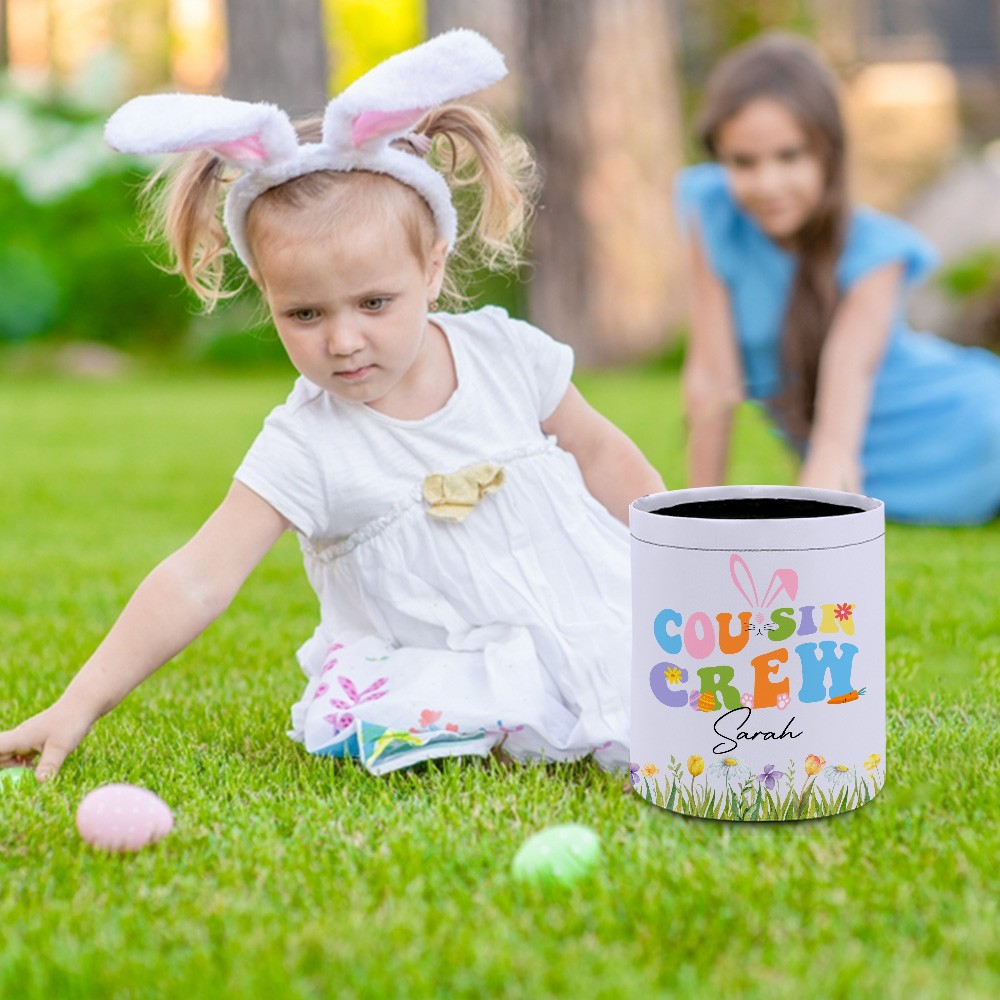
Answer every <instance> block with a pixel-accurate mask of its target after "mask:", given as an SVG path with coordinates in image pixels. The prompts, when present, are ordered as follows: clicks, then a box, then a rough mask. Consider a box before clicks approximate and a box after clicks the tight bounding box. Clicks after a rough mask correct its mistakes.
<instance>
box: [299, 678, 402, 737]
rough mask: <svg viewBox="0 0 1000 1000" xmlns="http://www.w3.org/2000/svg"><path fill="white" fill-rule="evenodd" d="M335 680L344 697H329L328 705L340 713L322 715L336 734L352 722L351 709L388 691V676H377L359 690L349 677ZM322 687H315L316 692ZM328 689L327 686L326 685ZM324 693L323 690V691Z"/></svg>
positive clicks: (383, 695)
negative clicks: (376, 678)
mask: <svg viewBox="0 0 1000 1000" xmlns="http://www.w3.org/2000/svg"><path fill="white" fill-rule="evenodd" d="M337 682H338V683H339V684H340V687H341V689H342V690H343V693H344V695H345V697H344V698H331V699H330V707H331V708H338V709H340V710H341V711H340V713H336V712H334V713H332V714H331V715H324V716H323V721H324V722H329V723H330V725H331V726H333V733H334V735H335V736H336V735H337V733H339V732H341V731H342V730H344V729H347V728H348V727H349V726H351V725H353V724H354V715H353V713H352V712H351V709H353V708H357V706H358V705H363V704H364V703H365V702H367V701H378V700H379V698H384V697H385V696H386V695H387V694H388V693H389V692H388V691H387V690H386V685H387V684H388V683H389V678H388V677H379V678H378V680H376V681H373V682H372V683H371V684H369V685H368V687H366V688H365V689H364V690H363V691H361V692H359V691H358V689H357V686H356V685H355V684H354V681H352V680H351V679H350V677H344V676H343V675H341V676H339V677H338V678H337ZM322 687H324V685H323V684H321V685H320V686H319V688H317V689H316V690H317V692H318V691H319V690H320V689H321V688H322ZM327 689H328V690H329V686H328V685H327ZM324 693H325V692H324Z"/></svg>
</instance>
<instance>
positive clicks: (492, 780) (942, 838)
mask: <svg viewBox="0 0 1000 1000" xmlns="http://www.w3.org/2000/svg"><path fill="white" fill-rule="evenodd" d="M579 384H580V386H581V388H582V389H583V391H584V393H585V394H586V395H587V396H588V397H589V398H590V399H591V400H592V401H593V402H594V403H595V404H596V405H597V406H598V407H599V408H600V409H602V410H603V411H604V412H605V413H607V414H608V415H609V416H610V417H612V418H613V419H614V420H616V421H617V422H619V423H620V424H621V425H622V426H623V427H624V428H625V429H626V430H627V431H628V432H629V433H630V434H632V436H633V437H634V438H635V439H636V440H637V441H638V442H639V443H640V445H641V446H642V447H643V448H644V449H645V450H646V451H647V453H648V454H649V455H650V456H651V458H652V459H653V461H654V462H655V464H656V465H657V466H658V467H659V468H660V469H661V471H662V472H663V473H664V476H665V479H666V481H667V483H668V485H670V486H680V485H683V471H682V466H683V462H682V437H681V430H680V422H679V409H678V400H677V380H676V374H675V373H671V372H669V371H658V370H654V369H645V370H640V371H632V372H618V373H605V374H585V375H583V376H581V377H580V379H579ZM286 389H287V379H285V378H278V377H270V376H257V377H240V378H233V377H229V378H224V377H208V376H185V377H169V378H162V379H159V378H153V377H148V376H146V377H141V378H136V379H135V380H129V381H124V382H120V383H110V384H90V383H84V382H76V381H72V380H23V379H22V380H12V379H7V380H0V446H2V451H0V454H2V456H3V473H2V479H0V637H2V642H0V685H2V692H3V693H2V696H0V728H6V727H7V726H8V725H12V724H14V723H16V722H17V721H19V720H20V719H22V718H24V717H25V716H26V715H28V714H30V713H32V712H34V711H37V710H38V709H40V708H42V707H44V706H45V705H46V704H48V703H49V702H50V701H51V700H52V699H53V698H54V697H55V696H56V695H57V694H58V693H59V691H60V690H61V689H62V687H63V686H64V684H65V683H66V681H67V680H68V679H69V677H70V676H71V675H72V674H73V672H74V671H75V669H76V668H77V667H78V665H79V664H80V663H81V662H82V660H83V659H84V658H85V657H86V656H87V654H88V653H89V651H90V650H91V649H92V648H93V646H94V644H95V643H96V642H97V641H98V640H99V638H100V636H101V635H102V634H103V632H104V631H105V630H106V629H107V627H108V626H109V625H110V623H111V622H112V621H113V619H114V616H115V614H116V613H117V610H118V609H119V608H120V606H121V605H122V604H123V603H124V601H125V600H126V599H127V597H128V595H129V594H130V593H131V590H132V588H133V587H134V586H135V585H136V584H137V583H138V582H139V580H140V579H141V578H142V576H143V575H144V574H145V573H146V572H147V571H148V570H149V569H150V568H151V567H152V565H154V564H155V562H156V561H157V560H159V559H160V558H162V557H163V556H165V555H166V554H167V553H169V552H170V551H172V550H173V549H174V548H175V547H176V546H177V545H179V544H180V543H181V542H183V541H184V540H185V539H186V538H187V537H188V536H189V534H190V533H191V532H192V531H193V530H194V529H195V527H197V525H198V524H199V523H200V521H201V520H202V519H203V518H204V517H205V516H206V515H207V514H208V513H209V512H210V511H211V510H212V508H213V506H214V505H215V504H216V503H217V502H218V500H219V499H220V498H221V497H222V495H223V493H224V491H225V489H226V487H227V485H228V482H229V479H230V477H231V474H232V471H233V469H234V468H235V467H236V465H237V464H238V462H239V460H240V457H241V456H242V453H243V451H244V450H245V448H246V447H247V445H248V444H249V442H250V441H251V440H252V438H253V435H254V434H255V433H256V430H257V428H258V427H259V425H260V423H261V420H262V419H263V417H264V415H265V413H266V412H267V410H268V409H269V408H270V407H271V406H272V405H274V404H275V403H277V402H279V401H280V400H281V399H282V398H283V395H284V393H285V391H286ZM792 477H793V470H792V465H791V463H790V460H789V459H788V457H787V455H785V454H784V453H783V452H782V450H781V448H780V446H779V445H778V443H777V442H776V441H775V440H774V439H773V438H772V437H771V436H770V435H769V433H768V432H767V431H766V430H765V429H764V427H763V426H762V424H761V423H760V421H759V419H758V418H757V416H756V415H755V414H754V413H753V412H752V411H750V410H747V411H746V412H743V413H741V414H740V419H739V425H738V429H737V447H736V448H735V450H734V474H733V479H734V481H754V482H767V481H773V482H790V481H792ZM886 542H887V544H886V552H887V565H888V579H887V595H888V599H887V632H888V673H889V689H888V712H889V719H888V721H889V753H888V774H887V777H886V786H885V789H884V791H882V792H881V793H880V794H879V796H878V799H877V800H876V801H875V802H873V803H872V804H871V805H867V806H865V807H864V808H863V809H860V810H858V811H857V812H854V813H850V814H847V815H844V816H841V817H838V818H836V819H829V820H816V821H809V822H804V823H786V824H747V825H740V824H732V823H719V822H712V821H708V820H699V819H686V818H681V817H678V816H675V815H671V814H668V813H666V812H664V811H663V810H661V809H658V808H656V807H655V806H651V805H648V804H646V803H644V802H641V801H640V800H639V799H638V797H636V796H634V795H632V794H622V791H621V782H622V779H621V777H620V776H618V777H616V776H613V775H607V774H604V773H603V772H601V771H600V770H598V769H597V768H596V767H594V766H593V765H591V764H589V763H580V764H574V765H571V766H564V767H545V768H542V767H533V768H512V769H505V768H503V767H502V766H500V765H499V764H498V763H496V762H494V761H490V762H481V761H479V760H473V761H468V762H458V761H449V762H446V763H445V764H442V765H431V766H426V767H422V768H418V769H415V770H413V771H409V772H401V773H396V774H393V775H390V776H389V777H387V778H382V779H375V778H372V777H369V776H368V775H367V774H365V773H363V772H362V771H360V770H359V769H358V768H357V767H355V766H353V765H351V764H346V765H345V764H343V763H337V762H333V761H331V760H329V759H319V758H310V757H309V756H308V755H306V754H304V753H303V752H302V750H301V749H300V748H299V747H298V746H297V745H295V744H293V743H291V741H289V740H288V739H287V738H286V736H285V735H284V732H285V729H286V727H287V724H288V706H289V704H290V703H291V702H293V701H294V700H295V699H296V698H297V697H298V695H299V693H300V688H301V686H302V683H303V678H302V676H301V673H300V671H299V669H298V667H297V666H296V665H295V662H294V657H293V651H294V649H295V647H296V645H297V644H298V643H299V642H300V641H301V640H302V639H303V638H304V637H306V636H307V635H308V634H309V633H310V632H311V630H312V627H313V625H314V624H315V614H316V609H315V600H314V598H313V596H312V594H311V592H310V590H309V588H308V586H307V584H306V581H305V578H304V575H303V573H302V570H301V564H300V557H299V553H298V550H297V546H296V545H295V542H294V540H293V539H292V538H290V537H289V538H286V539H284V540H283V541H282V542H281V544H279V545H278V546H277V548H276V549H275V550H274V551H273V552H272V553H271V554H270V555H269V556H268V558H267V559H266V560H265V562H264V563H263V564H262V566H261V567H260V568H259V569H258V571H257V572H256V573H255V574H254V575H253V576H252V577H251V579H250V581H249V582H248V584H247V585H246V587H245V588H244V590H243V592H242V593H241V595H240V596H239V597H238V598H237V600H236V602H235V603H234V605H233V607H232V608H231V609H230V610H229V612H228V613H227V614H226V616H225V617H224V618H222V619H221V620H220V621H219V622H218V623H216V625H214V626H213V627H212V628H211V629H210V630H209V631H208V632H207V633H206V634H205V635H204V636H203V637H202V638H201V639H200V640H199V641H198V642H197V643H195V644H194V645H193V646H192V647H191V649H189V650H188V651H187V652H185V653H184V654H183V655H181V656H180V657H179V658H178V659H177V660H176V661H175V662H174V663H173V664H171V665H169V666H168V667H166V668H164V669H163V670H162V671H160V673H158V674H157V675H156V676H155V677H154V678H152V679H151V680H150V681H149V682H148V683H147V684H146V685H144V686H143V687H142V688H141V689H140V690H139V691H137V692H136V693H135V694H133V695H132V696H131V697H130V698H129V699H128V700H127V701H126V702H125V703H124V704H123V705H122V706H121V707H120V708H119V709H118V710H117V711H116V712H114V713H113V714H112V715H111V716H109V717H107V718H106V719H104V720H102V721H101V722H100V723H98V725H97V727H96V728H95V731H94V732H93V733H92V734H91V736H90V737H89V738H88V739H87V740H86V741H85V743H84V744H83V745H82V746H81V748H80V749H79V750H78V751H77V753H76V754H74V755H73V756H72V757H71V758H70V759H69V761H68V762H67V764H66V766H65V767H64V769H63V771H62V772H61V773H60V775H59V777H58V778H57V779H56V780H55V781H54V782H52V783H51V784H49V785H47V786H43V787H35V786H34V785H30V784H25V785H22V786H17V787H16V788H14V789H7V790H4V791H3V792H0V796H2V797H0V879H2V882H0V886H2V890H0V997H3V998H4V1000H8V998H10V1000H22V998H23V1000H33V998H39V1000H42V998H44V1000H64V998H65V1000H73V998H92V997H100V998H118V997H129V998H144V997H183V998H185V1000H196V998H202V997H204V998H212V1000H219V998H240V1000H254V998H258V997H261V998H264V997H268V998H278V997H282V998H284V997H290V998H303V1000H305V998H318V997H351V996H363V997H390V998H396V997H419V998H425V997H435V996H466V997H493V996H496V997H512V998H513V997H528V998H534V997H544V996H567V997H609V998H610V997H615V998H618V997H626V996H632V997H643V998H645V997H655V996H663V997H667V996H669V997H691V998H699V1000H700V998H705V997H716V996H718V997H723V996H725V997H735V996H740V997H762V998H763V997H766V998H767V1000H780V998H785V997H788V998H793V997H794V998H800V997H811V996H817V997H849V998H855V997H873V998H893V997H901V998H904V997H905V998H907V1000H911V998H915V997H919V998H921V1000H923V998H925V997H949V998H951V997H983V998H992V997H995V996H997V995H1000V947H998V944H1000V941H998V936H1000V934H998V930H997V928H998V927H1000V913H998V909H1000V904H998V902H997V898H998V894H997V891H996V887H997V880H996V875H995V870H996V857H997V853H998V848H1000V835H998V832H997V823H996V815H997V803H998V800H1000V773H998V772H1000V766H998V760H1000V736H998V730H997V726H996V722H995V714H996V705H997V702H998V694H1000V690H998V683H997V679H996V678H997V672H998V669H1000V664H998V659H997V654H996V652H995V642H996V637H995V627H996V594H997V593H998V592H1000V558H998V549H1000V525H998V524H996V523H994V524H993V525H991V526H989V527H988V528H985V529H955V530H945V529H917V528H902V527H898V526H891V527H890V530H889V533H888V537H887V540H886ZM112 781H129V782H135V783H137V784H142V785H144V786H146V787H149V788H151V789H153V790H154V791H156V792H157V793H159V794H160V795H161V796H162V797H163V798H164V799H165V800H166V801H167V802H168V803H169V804H170V805H171V806H172V807H173V808H174V810H175V812H176V816H177V825H176V828H175V831H174V832H173V833H172V834H171V836H170V837H169V838H167V840H165V841H164V842H163V843H162V844H161V845H159V846H158V847H156V848H154V849H150V850H147V851H144V852H141V853H139V854H138V855H135V856H130V857H105V856H103V855H100V854H97V853H95V852H93V851H91V850H90V849H88V848H86V847H84V846H83V845H82V844H81V842H80V841H79V839H78V837H77V835H76V832H75V829H74V825H73V813H74V811H75V809H76V806H77V804H78V803H79V801H80V799H81V798H82V797H83V795H84V794H86V792H87V791H89V790H90V789H92V788H94V787H96V786H97V785H100V784H103V783H106V782H112ZM564 821H577V822H581V823H584V824H586V825H588V826H590V827H592V828H593V829H594V830H595V831H596V832H597V833H598V834H599V835H600V837H601V840H602V844H603V852H604V853H603V862H602V864H601V866H600V868H599V869H598V871H597V872H596V873H595V874H594V875H593V876H592V877H590V878H588V879H585V880H584V881H582V882H580V883H579V884H578V885H577V886H575V887H573V888H571V889H568V890H563V891H554V890H543V889H540V888H533V887H531V886H524V885H521V884H519V883H516V882H515V881H513V880H512V878H511V876H510V873H509V868H510V861H511V859H512V857H513V855H514V852H515V850H516V849H517V847H518V846H519V844H520V843H521V842H522V841H523V840H524V838H525V837H526V836H528V835H529V834H530V833H532V832H535V831H536V830H538V829H540V828H542V827H544V826H546V825H548V824H551V823H556V822H564Z"/></svg>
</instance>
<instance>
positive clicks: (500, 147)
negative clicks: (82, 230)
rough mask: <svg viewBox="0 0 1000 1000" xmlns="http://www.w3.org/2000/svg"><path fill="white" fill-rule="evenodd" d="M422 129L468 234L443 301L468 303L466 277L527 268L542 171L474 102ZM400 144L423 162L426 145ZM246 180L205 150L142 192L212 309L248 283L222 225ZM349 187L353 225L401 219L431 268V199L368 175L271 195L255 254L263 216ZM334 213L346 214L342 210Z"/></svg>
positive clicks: (256, 218)
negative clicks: (385, 217) (479, 271)
mask: <svg viewBox="0 0 1000 1000" xmlns="http://www.w3.org/2000/svg"><path fill="white" fill-rule="evenodd" d="M321 124H322V119H320V118H309V119H304V120H302V121H299V122H296V126H295V127H296V132H297V133H298V136H299V141H300V142H318V141H320V129H321ZM413 131H414V133H415V134H416V135H418V136H425V137H426V138H427V139H428V140H430V141H431V143H432V145H431V151H430V153H429V154H428V160H429V162H430V163H431V164H432V165H433V166H435V167H436V168H437V169H438V170H440V171H441V173H442V174H443V175H444V177H445V180H446V181H447V182H448V185H449V187H450V188H451V190H452V197H453V199H454V201H455V207H456V209H457V211H458V215H459V234H458V239H457V241H456V245H455V248H454V250H453V252H452V254H451V255H450V257H449V259H448V264H447V270H446V273H445V282H444V286H443V289H442V297H443V298H445V299H447V300H449V301H452V302H454V303H457V304H461V303H463V302H465V301H466V298H465V296H464V295H463V294H462V292H461V290H460V283H459V278H460V276H461V275H464V274H467V273H468V272H470V271H471V270H473V269H475V268H478V267H482V266H485V267H487V268H489V269H490V270H495V271H504V270H511V269H514V268H517V267H518V266H519V265H521V264H522V263H523V259H524V257H523V254H524V242H525V236H526V232H527V225H528V222H529V220H530V217H531V212H532V206H533V200H534V196H535V194H536V192H537V190H538V174H537V168H536V166H535V162H534V158H533V156H532V154H531V151H530V149H529V148H528V146H527V144H526V143H525V142H524V140H523V139H521V138H520V137H519V136H517V135H515V134H513V133H507V134H501V132H500V130H499V129H498V127H497V126H496V124H495V123H494V122H493V120H492V119H491V118H490V117H489V116H488V115H487V114H486V113H485V112H484V111H481V110H479V109H477V108H474V107H472V106H470V105H466V104H445V105H442V106H441V107H439V108H435V109H433V110H432V111H429V112H428V113H427V114H426V115H424V117H423V118H422V119H421V120H420V121H419V122H418V123H417V125H416V126H415V127H414V130H413ZM398 142H399V144H400V145H401V146H402V148H407V146H409V147H410V149H412V150H413V152H414V155H420V154H419V153H418V152H417V149H418V148H419V144H416V143H414V144H410V143H408V141H407V140H399V141H398ZM238 176H239V174H238V172H236V171H234V170H233V169H231V168H229V167H227V166H226V164H225V163H224V162H223V161H222V160H221V159H220V158H219V157H217V156H216V155H215V154H213V153H211V152H207V151H199V152H196V153H190V154H186V155H184V156H182V157H179V158H176V159H175V160H174V161H173V162H171V163H168V164H167V165H165V166H164V167H163V168H161V169H160V170H159V171H157V172H156V174H154V175H153V176H152V177H151V178H150V180H149V181H148V182H147V184H146V185H145V188H144V191H143V194H144V199H145V203H146V207H147V210H148V213H149V214H148V223H147V229H146V235H147V237H148V238H150V239H152V240H154V241H160V240H163V241H165V242H166V244H167V246H168V248H169V251H170V264H169V265H168V267H167V268H166V269H167V270H168V271H169V272H170V273H172V274H179V275H181V276H182V277H183V278H184V280H185V282H187V284H188V286H189V287H190V288H191V289H192V290H193V291H194V292H195V294H196V295H197V296H198V298H199V299H201V301H202V303H203V305H204V308H205V311H206V312H211V311H212V310H213V309H214V308H215V307H216V305H218V303H219V302H220V301H222V300H223V299H227V298H231V297H233V296H234V295H238V294H239V293H240V292H241V291H242V290H243V288H244V287H245V285H246V278H245V276H244V278H243V280H242V281H241V282H240V283H239V284H238V285H236V286H235V287H234V286H233V285H232V284H231V283H229V282H228V280H227V279H228V277H229V274H228V272H229V266H228V264H229V261H230V259H231V258H233V259H235V253H234V252H233V250H232V248H231V246H230V244H229V239H228V237H227V235H226V231H225V228H224V227H223V224H222V206H223V203H224V201H225V196H226V193H227V191H228V189H229V185H230V184H231V183H232V182H233V181H234V180H236V179H237V178H238ZM348 190H350V198H343V197H341V198H340V199H339V203H340V204H341V205H343V206H344V207H345V210H346V208H347V205H348V203H350V208H349V212H350V217H351V219H352V220H353V219H357V218H358V214H357V213H358V212H359V211H360V212H372V211H376V210H378V211H381V212H383V213H392V214H397V213H399V217H400V221H401V222H403V224H404V226H405V228H406V231H407V234H408V238H409V241H410V245H411V247H412V249H413V251H414V253H415V254H416V255H417V256H418V257H419V258H420V259H421V260H422V261H426V255H427V252H428V251H429V248H430V246H431V244H432V243H433V240H434V236H435V227H434V223H433V217H432V216H431V212H430V208H429V207H428V205H427V204H426V202H425V201H424V200H423V198H421V196H420V195H419V194H418V193H417V192H416V191H415V190H413V189H412V188H409V187H407V186H406V185H404V184H402V183H401V182H399V181H397V180H395V179H394V178H392V177H389V176H387V175H384V174H374V173H371V172H368V171H360V170H359V171H331V170H321V171H316V172H315V173H311V174H304V175H302V176H301V177H296V178H294V179H292V180H290V181H287V182H286V183H284V184H281V185H278V186H277V187H274V188H270V189H269V190H267V191H265V192H264V193H263V194H262V195H261V196H260V197H259V198H258V199H257V200H256V201H255V202H254V203H253V205H252V206H251V209H250V213H249V214H248V217H247V235H248V239H249V240H250V243H251V248H252V244H253V234H254V232H255V231H258V230H259V228H260V219H261V218H262V217H266V216H267V215H272V216H273V214H274V213H280V212H281V211H282V210H284V209H289V208H301V207H303V206H304V205H306V204H310V203H314V199H328V198H330V197H331V195H333V193H334V192H337V191H340V192H346V191H348ZM407 206H409V209H408V207H407ZM334 211H335V212H338V209H337V207H336V206H335V207H334ZM338 217H339V215H338Z"/></svg>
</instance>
